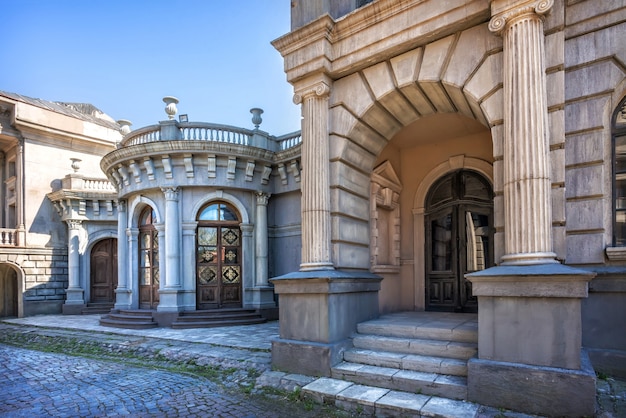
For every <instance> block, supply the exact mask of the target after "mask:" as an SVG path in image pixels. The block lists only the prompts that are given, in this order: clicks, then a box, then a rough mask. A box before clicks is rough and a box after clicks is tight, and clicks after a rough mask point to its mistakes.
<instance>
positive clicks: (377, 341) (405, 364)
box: [331, 312, 478, 400]
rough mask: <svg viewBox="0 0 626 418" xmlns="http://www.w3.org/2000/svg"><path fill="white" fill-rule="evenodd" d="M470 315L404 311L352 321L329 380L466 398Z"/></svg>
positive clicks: (473, 334) (472, 335)
mask: <svg viewBox="0 0 626 418" xmlns="http://www.w3.org/2000/svg"><path fill="white" fill-rule="evenodd" d="M477 341H478V322H477V319H476V315H475V314H447V313H430V312H406V313H402V314H399V315H398V314H395V315H393V316H387V317H385V316H383V317H381V318H379V319H376V320H373V321H368V322H364V323H361V324H359V325H358V327H357V333H356V334H355V335H354V336H353V345H354V348H352V349H350V350H347V351H346V352H344V361H343V362H342V363H339V364H338V365H336V366H335V367H333V368H332V372H331V373H332V378H334V379H338V380H344V381H349V382H353V383H356V384H360V385H367V386H372V387H377V388H386V389H390V390H394V391H402V392H408V393H412V394H424V395H432V396H438V397H443V398H448V399H457V400H465V399H467V361H468V360H469V359H470V358H472V357H473V356H474V355H476V353H477Z"/></svg>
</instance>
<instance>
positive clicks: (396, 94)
mask: <svg viewBox="0 0 626 418" xmlns="http://www.w3.org/2000/svg"><path fill="white" fill-rule="evenodd" d="M502 61H503V60H502V39H501V38H500V37H498V36H496V35H494V34H493V33H491V32H490V31H489V29H488V26H487V23H485V24H482V25H478V26H475V27H472V28H470V29H467V30H465V31H462V32H459V33H456V34H453V35H450V36H447V37H445V38H443V39H439V40H437V41H434V42H432V43H430V44H427V45H424V46H420V47H417V48H415V49H413V50H411V51H408V52H405V53H403V54H401V55H398V56H395V57H392V58H390V59H388V60H386V61H384V62H380V63H377V64H374V65H372V66H370V67H367V68H365V69H363V70H361V71H358V72H355V73H353V74H350V75H347V76H345V77H343V78H341V79H339V80H336V81H334V83H333V86H332V88H331V95H330V99H329V109H330V110H329V111H330V153H329V159H330V174H331V175H330V188H331V212H332V215H331V217H332V225H333V228H332V237H331V243H332V254H333V262H334V263H335V267H337V268H350V269H351V268H363V267H364V266H367V265H368V263H369V250H368V248H367V247H368V245H369V229H368V226H367V225H368V223H369V215H368V214H361V213H357V212H356V211H355V210H354V208H355V207H356V206H359V205H360V203H358V204H355V203H354V202H355V201H359V202H361V201H362V202H363V205H364V206H365V207H368V206H369V205H368V203H367V202H368V201H369V198H370V197H369V182H370V175H371V172H372V169H373V167H374V165H375V163H376V158H377V157H378V155H379V154H380V153H381V152H382V150H383V149H384V148H385V147H386V146H387V144H388V143H389V141H391V139H393V138H394V136H396V134H397V133H398V132H400V130H402V129H403V128H404V127H406V126H409V125H410V124H412V123H413V122H415V121H417V120H420V119H421V118H423V117H426V116H430V115H433V114H437V113H439V114H441V113H458V114H460V115H463V116H465V117H468V118H471V119H473V120H476V121H478V122H479V123H481V124H482V125H483V126H485V128H486V129H491V132H492V146H493V150H494V154H495V153H496V150H499V149H501V147H500V146H499V144H500V142H501V135H500V133H501V131H502V129H499V127H501V125H502V123H503V91H502V83H503V82H502V77H503V75H502ZM494 138H495V140H494ZM497 152H500V151H497ZM341 231H355V233H353V234H351V236H350V237H346V236H345V234H343V235H342V233H341ZM363 237H365V238H363Z"/></svg>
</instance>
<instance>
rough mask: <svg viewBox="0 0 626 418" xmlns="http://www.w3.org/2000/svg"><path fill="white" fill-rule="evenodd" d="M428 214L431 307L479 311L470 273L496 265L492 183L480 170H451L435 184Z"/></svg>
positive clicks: (427, 238)
mask: <svg viewBox="0 0 626 418" xmlns="http://www.w3.org/2000/svg"><path fill="white" fill-rule="evenodd" d="M425 219H426V224H425V232H426V309H427V310H431V311H449V312H477V310H478V301H477V299H476V297H475V296H473V294H472V284H471V282H470V281H469V280H467V279H466V278H465V274H467V273H471V272H475V271H479V270H484V269H486V268H488V267H491V266H492V265H493V203H492V192H491V186H490V185H489V183H488V182H487V180H486V179H484V178H483V177H482V176H481V175H479V174H478V173H474V172H469V171H459V172H456V173H453V174H450V175H448V176H446V177H445V178H443V179H441V180H440V181H439V182H437V183H436V184H435V185H434V186H433V188H432V189H431V193H429V198H428V199H427V214H426V217H425Z"/></svg>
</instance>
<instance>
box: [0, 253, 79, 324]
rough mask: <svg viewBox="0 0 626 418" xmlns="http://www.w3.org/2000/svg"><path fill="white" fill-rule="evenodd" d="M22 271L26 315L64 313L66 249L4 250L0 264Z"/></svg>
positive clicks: (20, 295) (20, 289)
mask: <svg viewBox="0 0 626 418" xmlns="http://www.w3.org/2000/svg"><path fill="white" fill-rule="evenodd" d="M1 263H7V264H10V265H12V267H13V268H16V269H18V270H19V271H18V275H17V277H18V299H21V303H22V306H23V315H24V316H31V315H40V314H58V313H61V310H62V305H63V303H64V301H65V289H66V288H67V285H68V278H67V274H68V269H67V267H68V265H67V251H66V250H65V249H13V248H10V249H2V251H1V252H0V264H1Z"/></svg>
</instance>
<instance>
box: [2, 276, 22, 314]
mask: <svg viewBox="0 0 626 418" xmlns="http://www.w3.org/2000/svg"><path fill="white" fill-rule="evenodd" d="M17 295H18V280H17V272H16V271H15V269H13V268H12V267H11V266H9V265H8V264H0V318H1V317H17V316H19V309H18V297H17Z"/></svg>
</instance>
